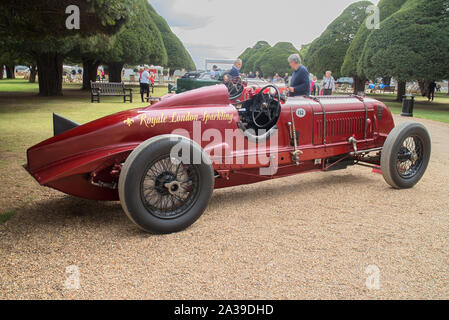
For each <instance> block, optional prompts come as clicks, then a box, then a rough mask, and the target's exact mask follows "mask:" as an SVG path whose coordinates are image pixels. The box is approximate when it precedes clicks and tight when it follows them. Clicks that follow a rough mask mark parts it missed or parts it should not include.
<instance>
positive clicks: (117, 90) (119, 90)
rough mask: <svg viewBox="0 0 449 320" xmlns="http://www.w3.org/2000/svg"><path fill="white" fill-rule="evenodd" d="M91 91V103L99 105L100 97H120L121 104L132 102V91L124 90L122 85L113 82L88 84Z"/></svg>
mask: <svg viewBox="0 0 449 320" xmlns="http://www.w3.org/2000/svg"><path fill="white" fill-rule="evenodd" d="M90 87H91V89H92V94H91V101H92V103H93V102H98V103H100V97H101V96H119V97H120V96H121V97H123V102H124V103H126V102H127V101H129V102H131V103H132V102H133V89H127V88H125V84H124V83H114V82H93V81H91V82H90Z"/></svg>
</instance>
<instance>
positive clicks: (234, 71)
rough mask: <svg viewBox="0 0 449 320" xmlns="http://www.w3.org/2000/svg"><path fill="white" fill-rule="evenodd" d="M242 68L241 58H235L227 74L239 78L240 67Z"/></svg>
mask: <svg viewBox="0 0 449 320" xmlns="http://www.w3.org/2000/svg"><path fill="white" fill-rule="evenodd" d="M241 68H242V60H240V59H237V60H235V62H234V65H233V66H232V69H231V71H229V75H230V76H231V77H233V78H240V69H241Z"/></svg>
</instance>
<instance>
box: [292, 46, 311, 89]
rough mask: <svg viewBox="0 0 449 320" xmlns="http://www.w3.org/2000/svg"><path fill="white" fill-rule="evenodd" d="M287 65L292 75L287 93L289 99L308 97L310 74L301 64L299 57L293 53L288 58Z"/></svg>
mask: <svg viewBox="0 0 449 320" xmlns="http://www.w3.org/2000/svg"><path fill="white" fill-rule="evenodd" d="M288 63H289V64H290V68H292V69H293V70H294V71H293V75H292V79H291V80H290V87H289V88H288V91H289V93H290V97H297V96H309V95H310V74H309V70H307V68H306V67H305V66H303V65H302V64H301V57H300V56H299V54H297V53H295V54H292V55H291V56H290V57H288Z"/></svg>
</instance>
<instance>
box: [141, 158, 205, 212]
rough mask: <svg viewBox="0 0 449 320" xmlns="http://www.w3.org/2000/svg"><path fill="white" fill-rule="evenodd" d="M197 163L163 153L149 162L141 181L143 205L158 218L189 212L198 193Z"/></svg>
mask: <svg viewBox="0 0 449 320" xmlns="http://www.w3.org/2000/svg"><path fill="white" fill-rule="evenodd" d="M198 184H199V172H198V169H197V168H196V166H194V165H186V164H184V163H182V162H181V161H179V160H178V159H175V158H171V157H170V155H164V156H162V157H160V158H158V159H157V160H155V161H154V162H152V163H151V164H150V165H149V166H148V167H147V169H146V173H145V174H144V176H143V178H142V181H141V188H140V190H141V198H142V201H143V204H144V206H145V208H146V209H147V210H148V212H150V213H151V214H152V215H154V216H156V217H158V218H161V219H175V218H178V217H180V216H181V215H183V214H184V213H185V212H186V211H188V210H189V209H190V208H191V206H192V205H193V204H194V203H195V201H196V199H197V197H198V193H199V188H198Z"/></svg>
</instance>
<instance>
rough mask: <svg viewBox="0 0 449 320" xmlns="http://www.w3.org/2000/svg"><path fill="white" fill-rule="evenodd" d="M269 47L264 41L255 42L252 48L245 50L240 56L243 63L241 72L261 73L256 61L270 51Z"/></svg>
mask: <svg viewBox="0 0 449 320" xmlns="http://www.w3.org/2000/svg"><path fill="white" fill-rule="evenodd" d="M270 48H271V46H270V45H269V44H268V42H266V41H259V42H257V43H256V44H255V45H254V47H252V48H248V49H246V50H245V51H244V52H243V54H241V55H240V57H239V58H240V59H242V61H243V66H242V70H241V72H243V73H249V72H250V71H253V72H256V71H259V72H260V71H261V70H260V68H258V66H257V65H256V62H257V61H258V59H259V58H260V57H261V56H262V55H263V54H264V52H265V51H266V50H268V49H270Z"/></svg>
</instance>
